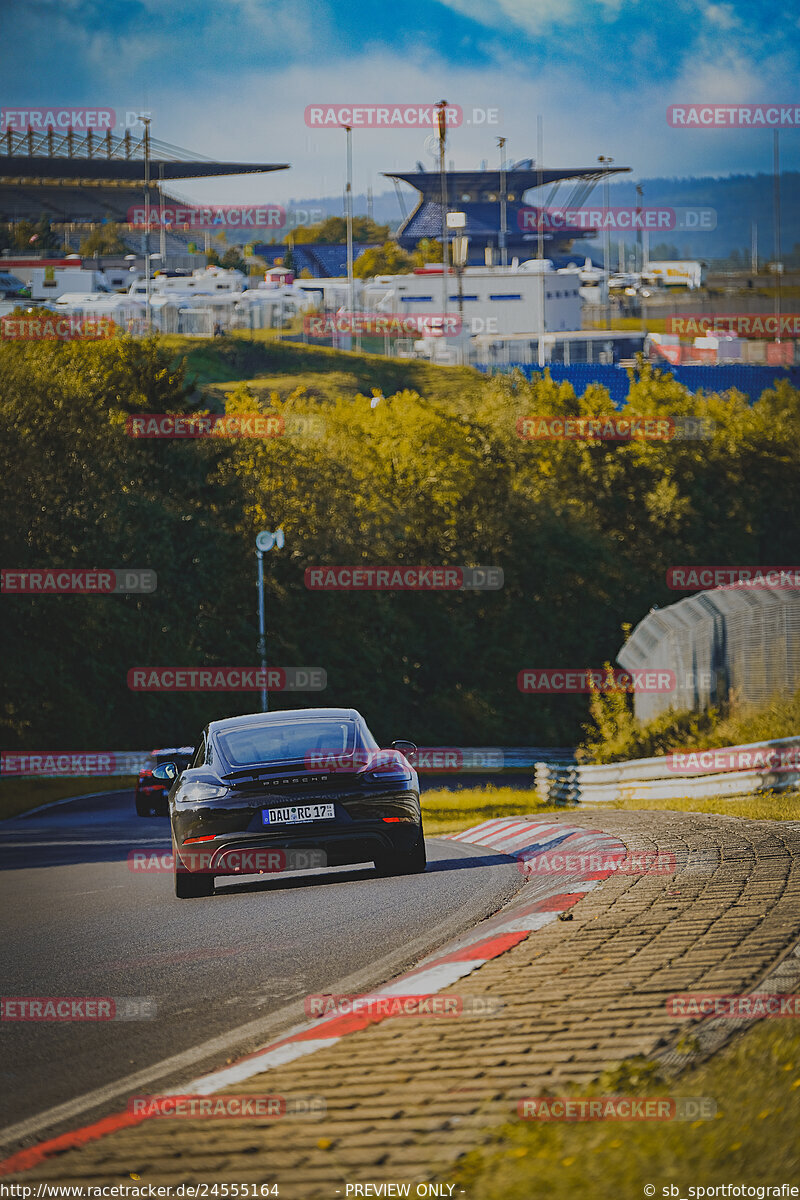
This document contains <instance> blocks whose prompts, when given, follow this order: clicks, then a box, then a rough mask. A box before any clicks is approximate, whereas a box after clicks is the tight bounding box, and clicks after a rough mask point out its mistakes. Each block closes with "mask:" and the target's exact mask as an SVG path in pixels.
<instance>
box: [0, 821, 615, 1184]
mask: <svg viewBox="0 0 800 1200" xmlns="http://www.w3.org/2000/svg"><path fill="white" fill-rule="evenodd" d="M450 840H452V841H457V842H462V843H468V844H472V845H477V846H485V847H487V848H489V849H495V850H498V851H499V852H501V853H502V854H506V855H509V856H512V857H515V858H517V859H519V860H520V862H521V863H524V862H525V861H526V860H529V859H532V858H535V856H536V855H538V854H541V853H542V852H543V851H545V850H547V849H548V848H553V847H555V846H558V847H559V850H560V848H561V847H562V846H565V845H568V846H569V851H570V852H571V853H581V854H586V855H588V854H590V853H591V854H593V855H597V854H598V853H602V854H603V855H604V856H605V857H606V858H611V857H614V858H619V857H621V856H624V855H625V853H626V849H625V846H624V845H623V844H622V842H620V841H617V839H616V838H612V837H609V836H608V835H607V834H605V833H601V832H600V831H599V830H592V829H578V828H576V827H575V826H570V825H565V824H560V823H556V822H547V821H535V820H534V821H532V820H525V819H524V818H520V817H511V818H501V819H494V820H489V821H484V822H483V824H481V825H477V826H475V828H474V829H469V830H467V831H466V832H465V833H459V834H456V835H453V836H452V838H451V839H450ZM613 873H614V872H613V870H605V871H594V872H581V873H578V874H570V875H569V888H570V890H569V891H564V890H559V888H561V889H563V884H564V878H563V877H559V876H557V875H549V876H545V875H542V876H537V877H536V880H535V882H531V883H529V884H527V885H526V886H525V887H524V888H523V890H522V893H521V894H520V896H519V897H518V898H517V900H515V901H514V902H513V903H512V905H511V907H510V908H508V909H506V910H505V911H504V912H502V913H500V914H498V915H497V916H495V917H491V918H489V919H488V920H486V921H482V922H481V923H480V925H477V926H476V927H475V928H474V929H472V930H470V931H469V933H467V934H465V935H464V936H463V937H462V938H459V939H457V940H456V941H455V942H453V943H451V944H450V945H449V946H448V947H446V948H444V949H442V950H437V951H436V952H435V953H434V954H433V955H431V956H430V957H429V958H426V959H423V961H422V962H421V963H420V964H419V966H417V967H414V968H413V969H412V970H411V971H407V972H406V973H405V974H404V975H401V976H399V977H398V978H397V979H396V980H394V982H393V983H390V984H388V985H387V986H386V987H383V988H380V989H379V990H377V991H375V992H372V993H370V995H372V996H376V997H380V996H415V997H419V998H424V997H427V996H432V995H435V994H436V993H437V992H440V991H442V990H443V989H445V988H448V987H452V985H453V984H454V983H456V982H457V981H458V980H459V979H463V978H465V976H467V975H470V974H472V972H473V971H476V970H477V969H478V968H479V967H482V966H483V965H484V963H487V962H489V961H491V959H493V958H498V957H499V956H500V955H501V954H504V953H505V952H506V950H510V949H511V948H512V947H513V946H516V945H518V944H519V943H520V942H522V941H524V940H525V939H526V938H527V937H528V935H529V934H530V933H533V932H534V931H536V930H537V929H541V928H542V927H543V926H545V925H548V924H550V922H551V921H555V920H556V919H557V917H558V916H559V914H560V913H562V912H564V911H565V910H566V909H568V908H570V907H571V906H572V905H573V904H576V903H577V901H578V900H580V899H581V898H582V896H584V895H585V894H586V892H589V891H591V890H592V889H593V888H595V887H597V884H598V882H599V881H600V880H601V879H605V878H606V877H607V876H608V875H611V874H613ZM532 891H533V892H536V893H537V895H536V898H535V899H532V898H531V892H532ZM386 1019H387V1017H386V1016H385V1015H384V1014H382V1013H380V1012H366V1013H358V1014H348V1015H347V1016H335V1017H330V1018H324V1017H323V1018H317V1019H316V1020H312V1021H307V1022H305V1023H303V1024H302V1025H298V1026H295V1028H294V1029H292V1030H290V1031H289V1033H288V1034H287V1035H286V1036H285V1037H283V1038H281V1039H279V1040H278V1041H276V1042H272V1043H271V1044H270V1045H269V1046H265V1047H263V1049H261V1050H257V1051H256V1052H255V1053H254V1054H250V1055H248V1056H247V1057H246V1058H242V1059H240V1060H239V1061H238V1062H235V1063H233V1064H232V1065H231V1066H229V1067H224V1068H223V1069H222V1070H219V1071H213V1072H211V1074H209V1075H203V1076H201V1077H200V1078H199V1079H195V1080H193V1081H192V1082H191V1083H187V1084H186V1085H185V1086H184V1087H182V1088H181V1090H180V1092H179V1093H178V1092H175V1093H171V1094H174V1095H182V1096H186V1095H193V1096H208V1095H211V1094H213V1093H215V1092H218V1091H221V1090H222V1089H223V1088H227V1087H231V1086H232V1085H233V1084H237V1083H242V1082H243V1080H245V1079H250V1078H251V1077H252V1076H253V1075H261V1074H263V1073H264V1072H265V1071H271V1070H273V1069H274V1068H276V1067H283V1066H286V1065H287V1064H288V1063H291V1062H294V1061H295V1060H296V1059H299V1058H305V1057H306V1056H307V1055H309V1054H314V1053H315V1051H317V1050H326V1049H327V1048H328V1047H329V1046H335V1045H336V1043H337V1042H338V1041H340V1040H341V1039H342V1038H343V1037H345V1036H347V1034H350V1033H356V1032H358V1031H359V1030H361V1029H365V1028H366V1027H367V1026H368V1025H372V1024H376V1023H378V1022H379V1021H383V1020H386ZM153 1119H154V1118H152V1117H148V1116H146V1115H143V1114H141V1113H131V1112H123V1113H115V1114H112V1115H111V1116H108V1117H104V1118H103V1119H102V1120H100V1121H96V1122H95V1123H94V1124H91V1125H86V1126H84V1127H83V1128H81V1129H76V1130H71V1131H70V1132H68V1133H65V1134H61V1135H60V1136H59V1137H55V1138H51V1139H49V1140H48V1141H44V1142H40V1143H39V1145H37V1146H32V1147H30V1148H29V1149H25V1150H19V1151H17V1153H16V1154H12V1155H11V1156H10V1157H9V1158H6V1159H5V1160H3V1161H2V1162H0V1175H10V1174H12V1173H15V1172H19V1171H26V1170H29V1169H30V1168H31V1167H34V1166H38V1165H39V1164H40V1163H42V1162H44V1161H46V1160H47V1159H48V1158H51V1157H52V1156H53V1155H55V1154H60V1153H63V1152H64V1151H66V1150H71V1149H75V1148H77V1147H79V1146H83V1145H85V1144H86V1143H87V1142H92V1141H96V1140H97V1139H98V1138H102V1137H105V1136H106V1135H107V1134H109V1133H114V1132H116V1131H117V1130H120V1129H126V1128H129V1127H130V1126H132V1125H138V1124H140V1123H141V1122H142V1121H147V1120H153Z"/></svg>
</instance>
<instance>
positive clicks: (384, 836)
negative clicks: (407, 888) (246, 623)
mask: <svg viewBox="0 0 800 1200" xmlns="http://www.w3.org/2000/svg"><path fill="white" fill-rule="evenodd" d="M415 749H416V747H415V746H414V744H413V743H412V742H393V743H392V748H391V749H390V750H381V749H380V748H379V746H378V743H377V742H376V741H375V739H374V737H373V736H372V734H371V733H370V731H369V729H368V728H367V724H366V722H365V721H364V718H363V717H362V716H361V715H360V713H357V712H356V711H355V709H352V708H307V709H292V710H290V711H286V712H274V713H255V714H252V715H250V716H244V717H231V718H229V719H228V720H224V721H212V723H211V724H210V725H208V726H207V727H206V729H205V730H204V731H203V735H202V737H201V739H200V744H199V745H198V747H197V750H196V751H195V753H194V757H193V759H192V762H191V765H190V767H189V769H188V770H186V771H184V772H183V774H182V775H179V773H178V770H177V768H176V767H173V766H172V765H171V764H169V763H167V764H163V765H161V766H158V767H156V768H155V770H154V776H155V777H156V778H157V779H160V780H162V781H163V782H167V781H172V787H171V790H170V793H169V815H170V821H171V824H172V843H173V854H174V864H175V894H176V896H179V897H181V898H182V899H188V898H190V897H194V896H210V895H212V894H213V891H214V878H215V876H221V875H242V874H252V873H256V872H262V871H263V872H269V871H277V870H283V869H289V870H291V869H292V866H293V864H297V863H300V865H319V866H322V865H324V866H339V865H343V864H346V863H364V862H372V863H374V864H375V867H376V868H377V870H378V871H379V872H380V873H381V874H385V875H405V874H415V873H418V872H420V871H424V870H425V840H424V837H423V832H422V814H421V812H420V805H419V780H418V778H417V774H416V771H415V770H414V768H413V767H412V766H411V764H410V763H409V761H408V759H407V758H406V754H413V752H414V750H415ZM303 852H306V853H305V854H304V853H303Z"/></svg>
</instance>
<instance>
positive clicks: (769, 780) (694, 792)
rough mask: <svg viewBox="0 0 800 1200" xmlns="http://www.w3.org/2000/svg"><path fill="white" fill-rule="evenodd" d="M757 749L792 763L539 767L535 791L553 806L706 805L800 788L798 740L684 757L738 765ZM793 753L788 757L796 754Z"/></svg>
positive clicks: (643, 761)
mask: <svg viewBox="0 0 800 1200" xmlns="http://www.w3.org/2000/svg"><path fill="white" fill-rule="evenodd" d="M757 750H775V751H777V752H778V757H779V758H780V757H785V758H787V759H788V760H789V761H788V762H787V763H786V765H785V766H784V765H781V766H780V767H779V768H777V769H776V768H775V767H770V766H767V765H764V766H754V767H748V768H747V769H743V770H732V769H727V768H722V769H716V770H715V769H704V768H703V767H702V766H700V765H698V767H697V769H688V770H687V769H685V768H678V767H677V766H676V765H675V762H674V755H669V756H665V757H663V758H634V759H631V760H629V761H628V762H618V763H603V764H600V765H587V766H579V765H565V764H559V763H553V762H539V763H537V764H536V768H535V787H536V791H537V792H538V794H539V796H540V797H541V799H542V800H544V801H545V802H546V803H549V804H580V803H581V802H582V801H583V802H588V803H593V804H602V803H609V802H610V801H614V800H675V799H681V798H682V797H686V798H687V799H693V800H702V799H706V798H710V797H713V796H751V795H754V794H755V793H757V792H767V791H783V790H785V789H787V788H793V787H798V786H799V785H800V735H798V736H794V737H788V738H776V739H774V740H773V741H763V742H748V743H747V744H745V745H741V746H724V747H718V748H715V750H714V751H707V752H703V751H692V750H689V751H687V752H686V757H690V756H693V757H697V756H699V755H700V754H703V753H706V754H717V755H720V754H722V755H726V756H727V757H728V758H729V759H730V760H733V761H735V759H736V758H737V757H739V758H742V759H744V758H745V756H747V755H748V752H749V757H750V758H752V757H754V754H755V751H757ZM792 751H794V752H795V753H787V752H792Z"/></svg>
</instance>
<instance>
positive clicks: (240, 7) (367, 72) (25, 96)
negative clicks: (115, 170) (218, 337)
mask: <svg viewBox="0 0 800 1200" xmlns="http://www.w3.org/2000/svg"><path fill="white" fill-rule="evenodd" d="M799 67H800V10H798V9H796V8H794V9H793V6H791V5H786V4H785V3H782V4H780V5H779V4H777V3H775V2H774V0H759V3H758V4H753V3H742V2H740V0H732V2H730V3H709V2H707V0H670V2H669V3H663V2H661V0H405V3H404V4H403V5H402V6H401V5H400V4H397V3H386V2H384V3H377V4H372V5H370V4H364V3H363V2H362V3H361V4H358V5H353V4H348V3H345V2H344V0H102V2H101V0H0V81H1V84H2V87H1V88H0V105H2V107H14V108H24V107H34V106H36V107H49V106H58V107H66V106H78V105H80V106H85V107H107V108H114V109H115V110H117V112H118V113H120V114H123V119H124V114H125V113H126V112H130V113H132V114H133V113H135V112H137V111H145V112H149V113H150V114H151V115H152V135H153V137H154V138H156V139H160V140H162V141H165V142H170V143H173V144H175V145H178V146H182V147H185V148H187V149H189V150H192V151H197V152H199V153H201V154H203V155H205V156H208V157H214V158H220V159H230V160H237V159H239V160H247V161H258V162H261V161H265V162H286V163H290V164H291V169H290V170H288V171H282V172H277V173H274V174H271V175H267V176H261V177H258V176H251V177H248V178H244V179H243V178H238V179H236V178H232V177H225V178H223V179H216V180H214V181H202V182H197V181H193V182H191V183H189V182H187V183H185V184H184V183H181V184H180V185H177V186H176V187H174V188H173V189H172V190H173V191H174V192H175V191H177V192H178V193H179V194H180V195H181V197H185V198H187V199H191V200H203V201H205V202H216V203H234V202H241V203H251V202H256V201H258V202H259V203H261V202H268V203H279V204H290V203H291V202H292V200H294V199H296V198H298V197H313V196H326V195H337V194H340V193H341V191H342V188H343V185H344V180H345V135H344V133H343V132H342V130H341V129H339V128H318V129H314V128H309V127H308V125H307V124H306V118H305V110H306V108H307V106H309V105H321V106H328V105H366V104H384V105H386V104H388V105H420V104H435V103H436V102H437V101H439V100H441V99H446V100H447V101H448V102H449V103H450V104H451V105H459V106H460V107H461V108H462V109H463V111H464V119H463V122H462V123H461V124H460V125H459V126H458V127H457V128H453V129H452V130H450V132H449V135H448V145H447V158H448V163H450V162H451V161H452V163H453V164H454V165H455V166H456V167H459V168H463V169H478V168H479V167H480V166H481V163H482V161H484V160H485V161H487V162H488V163H489V164H490V165H492V166H494V165H496V163H497V162H498V154H499V150H498V146H497V139H498V137H501V136H502V137H505V138H506V139H507V144H506V154H507V156H508V160H509V161H511V162H513V161H517V160H520V159H523V158H534V159H535V158H536V154H537V117H538V116H541V118H542V130H543V150H544V153H543V160H544V164H545V166H547V167H555V166H570V167H572V166H586V165H591V164H593V163H595V162H596V161H597V158H598V156H599V155H606V156H610V157H611V158H613V159H614V161H615V163H618V164H621V165H624V166H628V167H631V168H632V175H633V177H635V178H647V177H650V176H676V177H685V176H697V175H714V176H726V175H729V174H739V173H757V172H764V171H770V170H771V169H772V150H773V136H772V133H771V132H770V131H768V130H763V129H752V130H748V129H724V128H723V129H696V128H694V129H681V128H673V127H671V126H670V125H669V124H668V121H667V109H668V106H670V105H682V104H686V105H689V104H693V103H703V104H712V103H713V104H737V105H739V104H744V103H747V104H753V103H764V104H784V105H786V104H789V103H792V104H797V105H798V106H799V107H800V88H798V86H797V83H796V81H797V80H798V78H799V77H800V70H798V68H799ZM780 144H781V162H782V166H783V167H784V168H786V169H789V168H792V169H797V168H798V167H800V128H797V129H792V128H789V129H786V130H784V131H783V132H782V133H781V135H780ZM418 160H419V161H421V162H423V163H424V164H425V166H426V168H428V169H435V166H436V162H435V158H434V149H433V147H432V144H431V130H429V129H420V128H390V129H365V128H360V129H356V130H355V131H354V134H353V188H354V191H355V192H356V193H362V192H365V191H366V189H367V187H372V189H373V191H374V192H375V193H380V192H383V191H386V190H387V189H388V188H391V186H392V184H391V181H389V180H386V179H384V178H383V176H382V172H384V171H398V170H403V171H413V170H415V164H416V162H417V161H418Z"/></svg>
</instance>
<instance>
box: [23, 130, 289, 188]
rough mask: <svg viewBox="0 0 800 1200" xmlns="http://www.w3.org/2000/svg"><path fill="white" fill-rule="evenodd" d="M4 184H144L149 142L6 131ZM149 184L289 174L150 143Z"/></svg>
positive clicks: (272, 166) (276, 166)
mask: <svg viewBox="0 0 800 1200" xmlns="http://www.w3.org/2000/svg"><path fill="white" fill-rule="evenodd" d="M0 147H1V148H2V150H3V153H2V154H0V178H5V179H104V180H111V179H128V180H135V181H136V182H139V181H142V182H143V181H144V172H145V142H144V137H143V136H140V135H138V134H137V135H135V136H133V135H132V134H131V133H130V131H128V132H127V133H125V134H123V135H121V136H120V135H114V134H112V133H111V131H110V130H109V131H108V132H107V133H106V135H105V136H103V137H100V136H97V135H93V134H92V131H91V130H89V131H87V132H86V133H82V134H79V135H76V134H75V133H74V132H72V131H70V132H68V133H54V132H53V131H52V130H50V131H48V132H47V133H33V131H32V130H29V131H27V132H25V133H21V132H14V131H12V130H7V131H6V133H5V134H4V135H3V136H2V137H0ZM149 157H150V178H151V180H152V181H153V182H157V181H158V180H159V179H160V178H161V179H203V178H206V177H208V176H212V175H213V176H217V175H248V174H256V173H257V174H263V173H264V172H266V171H285V170H286V169H287V168H288V166H289V164H288V163H265V162H218V161H215V160H214V159H211V158H206V157H205V156H204V155H202V154H193V153H192V152H191V151H189V150H183V149H182V148H181V147H180V146H172V145H170V144H169V143H168V142H161V141H158V140H157V139H156V138H151V139H150V154H149Z"/></svg>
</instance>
